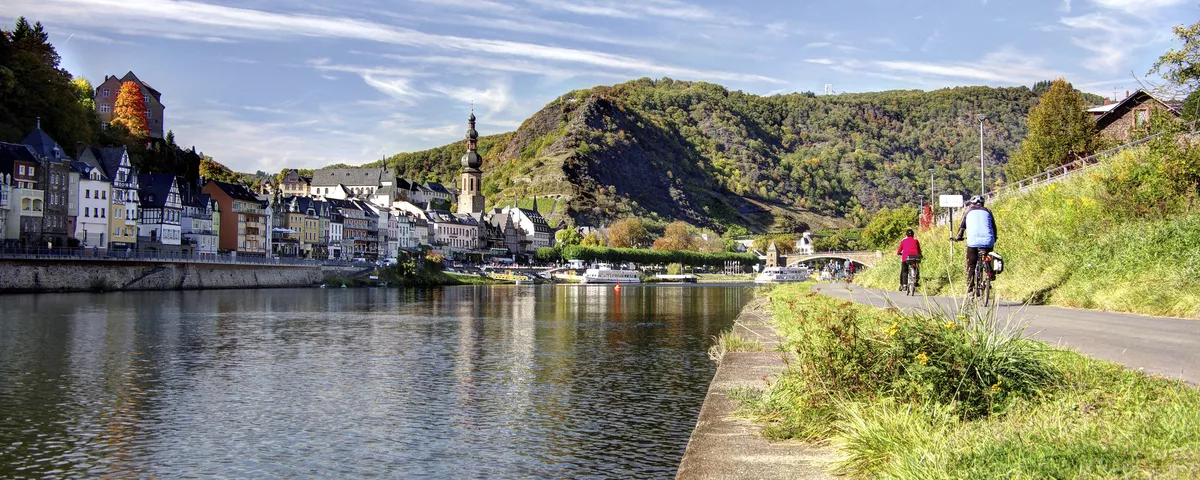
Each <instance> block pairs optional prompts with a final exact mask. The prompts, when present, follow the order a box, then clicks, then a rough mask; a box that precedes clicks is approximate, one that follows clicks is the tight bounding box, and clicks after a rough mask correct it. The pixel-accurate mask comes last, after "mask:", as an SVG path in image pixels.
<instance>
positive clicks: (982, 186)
mask: <svg viewBox="0 0 1200 480" xmlns="http://www.w3.org/2000/svg"><path fill="white" fill-rule="evenodd" d="M977 117H978V118H979V195H981V196H982V195H986V194H987V186H986V185H987V183H986V182H985V181H984V171H983V121H984V119H986V118H987V115H984V114H982V113H981V114H979V115H978V116H977Z"/></svg>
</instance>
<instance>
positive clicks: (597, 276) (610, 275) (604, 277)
mask: <svg viewBox="0 0 1200 480" xmlns="http://www.w3.org/2000/svg"><path fill="white" fill-rule="evenodd" d="M580 283H585V284H586V283H642V279H641V277H639V276H638V272H637V271H635V270H623V269H619V268H612V267H611V266H609V265H607V264H603V263H599V264H596V267H595V268H589V269H587V271H585V272H583V277H581V278H580Z"/></svg>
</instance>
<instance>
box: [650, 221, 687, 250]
mask: <svg viewBox="0 0 1200 480" xmlns="http://www.w3.org/2000/svg"><path fill="white" fill-rule="evenodd" d="M691 230H692V226H691V225H688V224H687V223H686V222H671V224H670V225H667V229H666V232H664V233H663V236H662V237H661V238H659V239H658V240H655V241H654V249H655V250H693V249H695V242H694V241H693V240H692V232H691Z"/></svg>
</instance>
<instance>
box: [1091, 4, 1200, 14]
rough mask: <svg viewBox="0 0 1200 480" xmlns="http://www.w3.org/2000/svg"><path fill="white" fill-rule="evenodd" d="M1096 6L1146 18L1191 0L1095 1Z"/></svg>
mask: <svg viewBox="0 0 1200 480" xmlns="http://www.w3.org/2000/svg"><path fill="white" fill-rule="evenodd" d="M1095 2H1096V5H1098V6H1100V7H1103V8H1107V9H1110V10H1117V11H1120V12H1124V13H1126V14H1128V15H1133V16H1135V17H1144V16H1147V15H1150V14H1153V13H1155V12H1157V11H1158V10H1160V9H1163V8H1169V7H1175V6H1179V5H1183V4H1186V3H1189V2H1191V0H1095Z"/></svg>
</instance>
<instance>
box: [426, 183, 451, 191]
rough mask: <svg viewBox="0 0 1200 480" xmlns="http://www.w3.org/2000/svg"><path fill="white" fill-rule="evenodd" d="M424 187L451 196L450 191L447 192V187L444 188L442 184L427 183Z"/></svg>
mask: <svg viewBox="0 0 1200 480" xmlns="http://www.w3.org/2000/svg"><path fill="white" fill-rule="evenodd" d="M423 186H424V187H425V188H428V189H430V190H433V191H435V192H438V193H445V194H450V191H449V190H446V187H444V186H442V184H440V183H434V182H425V184H424V185H423Z"/></svg>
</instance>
